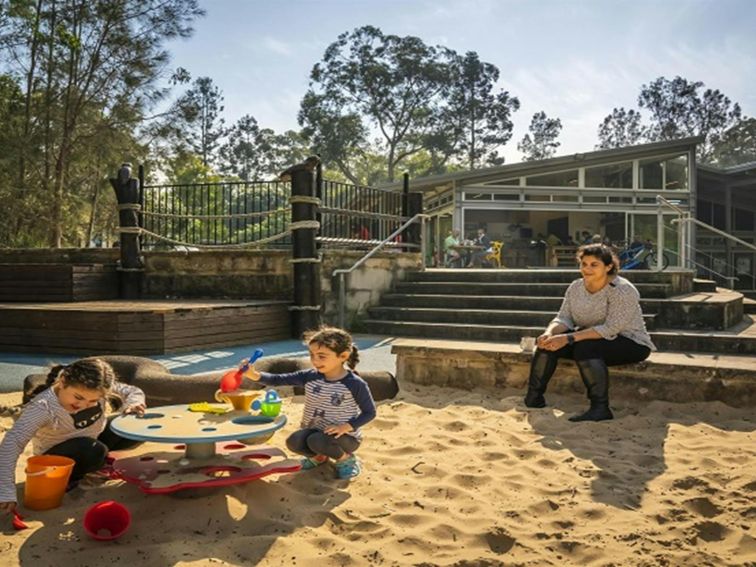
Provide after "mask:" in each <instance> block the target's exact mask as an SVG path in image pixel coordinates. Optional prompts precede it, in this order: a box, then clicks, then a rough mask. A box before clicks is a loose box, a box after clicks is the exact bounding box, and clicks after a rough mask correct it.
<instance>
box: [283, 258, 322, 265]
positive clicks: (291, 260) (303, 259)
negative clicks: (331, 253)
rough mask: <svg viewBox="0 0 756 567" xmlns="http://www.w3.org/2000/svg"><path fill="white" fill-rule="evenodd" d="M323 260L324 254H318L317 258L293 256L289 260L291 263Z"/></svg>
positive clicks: (316, 262) (317, 262)
mask: <svg viewBox="0 0 756 567" xmlns="http://www.w3.org/2000/svg"><path fill="white" fill-rule="evenodd" d="M322 261H323V257H322V256H318V257H317V258H291V259H290V260H289V263H290V264H320V263H321V262H322Z"/></svg>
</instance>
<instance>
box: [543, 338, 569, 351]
mask: <svg viewBox="0 0 756 567" xmlns="http://www.w3.org/2000/svg"><path fill="white" fill-rule="evenodd" d="M543 336H544V335H541V337H543ZM541 337H538V340H539V341H540V339H541ZM565 346H567V335H564V334H562V335H551V336H549V337H547V338H545V339H544V340H543V342H539V343H538V348H540V349H543V350H550V351H555V350H559V349H560V348H564V347H565Z"/></svg>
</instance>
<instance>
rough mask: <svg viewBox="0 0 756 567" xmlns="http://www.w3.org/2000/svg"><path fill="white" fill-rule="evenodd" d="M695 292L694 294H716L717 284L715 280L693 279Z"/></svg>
mask: <svg viewBox="0 0 756 567" xmlns="http://www.w3.org/2000/svg"><path fill="white" fill-rule="evenodd" d="M693 291H694V292H696V293H697V292H700V291H705V292H712V293H713V292H716V291H717V282H715V281H713V280H704V279H701V278H693Z"/></svg>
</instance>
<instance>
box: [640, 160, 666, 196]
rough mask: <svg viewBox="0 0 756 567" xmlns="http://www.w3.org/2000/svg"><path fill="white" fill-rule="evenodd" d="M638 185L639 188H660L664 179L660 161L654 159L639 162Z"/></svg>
mask: <svg viewBox="0 0 756 567" xmlns="http://www.w3.org/2000/svg"><path fill="white" fill-rule="evenodd" d="M638 169H639V175H640V179H639V180H638V187H640V188H641V189H661V188H662V183H663V180H664V171H663V170H662V162H660V161H658V160H654V161H645V162H644V161H642V162H640V167H639V168H638Z"/></svg>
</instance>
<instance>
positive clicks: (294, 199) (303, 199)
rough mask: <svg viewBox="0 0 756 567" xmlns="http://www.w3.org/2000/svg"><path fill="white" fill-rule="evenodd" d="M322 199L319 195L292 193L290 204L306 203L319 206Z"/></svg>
mask: <svg viewBox="0 0 756 567" xmlns="http://www.w3.org/2000/svg"><path fill="white" fill-rule="evenodd" d="M321 203H322V201H321V200H320V198H318V197H311V196H310V195H292V196H291V197H289V204H291V205H297V204H305V205H315V206H317V207H319V206H320V204H321Z"/></svg>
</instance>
